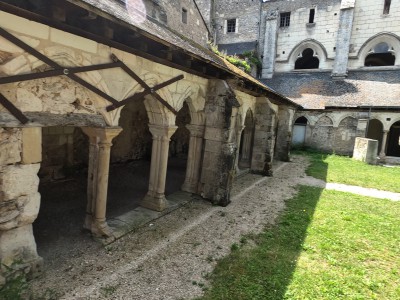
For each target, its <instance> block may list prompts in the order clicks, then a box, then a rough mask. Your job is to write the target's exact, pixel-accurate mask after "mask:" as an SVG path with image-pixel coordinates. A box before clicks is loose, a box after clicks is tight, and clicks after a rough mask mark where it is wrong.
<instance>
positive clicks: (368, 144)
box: [353, 137, 379, 165]
mask: <svg viewBox="0 0 400 300" xmlns="http://www.w3.org/2000/svg"><path fill="white" fill-rule="evenodd" d="M378 144H379V143H378V141H377V140H372V139H367V138H361V137H357V138H356V141H355V143H354V152H353V158H354V159H356V160H360V161H363V162H366V163H368V164H371V165H375V164H376V162H377V157H378Z"/></svg>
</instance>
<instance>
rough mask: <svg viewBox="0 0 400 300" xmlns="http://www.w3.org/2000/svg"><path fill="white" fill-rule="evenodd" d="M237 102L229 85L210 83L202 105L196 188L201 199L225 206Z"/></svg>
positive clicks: (234, 149)
mask: <svg viewBox="0 0 400 300" xmlns="http://www.w3.org/2000/svg"><path fill="white" fill-rule="evenodd" d="M239 106H240V104H239V102H238V101H237V99H236V98H235V94H234V93H233V91H232V90H231V88H230V87H229V85H228V84H227V83H226V82H225V81H222V80H210V81H209V85H208V90H207V96H206V103H205V108H204V112H205V116H206V127H205V132H204V155H203V164H202V171H201V179H200V182H201V183H200V187H201V192H202V194H201V195H202V197H203V198H206V199H209V200H210V201H212V202H213V203H214V204H218V205H221V206H226V205H228V204H229V202H230V191H231V188H232V181H233V178H234V175H235V156H236V153H237V145H236V141H235V136H234V135H235V134H236V132H235V125H236V117H237V111H238V107H239Z"/></svg>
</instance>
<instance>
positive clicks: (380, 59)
mask: <svg viewBox="0 0 400 300" xmlns="http://www.w3.org/2000/svg"><path fill="white" fill-rule="evenodd" d="M370 52H372V53H370V54H369V55H367V57H366V58H365V62H364V66H366V67H380V66H394V63H395V61H396V56H395V55H393V53H392V49H391V48H390V46H389V45H388V44H387V43H383V42H382V43H379V44H377V45H375V47H374V48H373V49H371V50H370Z"/></svg>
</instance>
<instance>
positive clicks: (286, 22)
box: [279, 12, 290, 27]
mask: <svg viewBox="0 0 400 300" xmlns="http://www.w3.org/2000/svg"><path fill="white" fill-rule="evenodd" d="M279 26H280V27H289V26H290V12H284V13H281V14H280V25H279Z"/></svg>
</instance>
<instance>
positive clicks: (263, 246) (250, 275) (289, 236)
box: [201, 157, 327, 299]
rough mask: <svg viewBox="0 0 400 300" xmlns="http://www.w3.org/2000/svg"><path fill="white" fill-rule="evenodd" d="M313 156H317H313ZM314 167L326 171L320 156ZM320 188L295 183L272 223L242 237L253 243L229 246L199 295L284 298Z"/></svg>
mask: <svg viewBox="0 0 400 300" xmlns="http://www.w3.org/2000/svg"><path fill="white" fill-rule="evenodd" d="M315 159H316V160H317V159H318V158H317V157H315ZM318 171H319V172H320V173H323V172H325V174H326V172H327V165H326V164H325V163H324V162H323V160H322V159H320V162H318ZM322 191H323V189H321V188H315V187H307V186H299V187H298V193H297V195H296V196H294V197H293V198H292V199H290V200H288V201H287V202H286V209H285V211H284V212H283V213H282V214H281V216H280V217H279V218H278V220H277V222H276V224H275V225H273V226H269V227H267V228H266V229H265V230H264V232H263V233H261V234H259V235H250V236H248V237H245V238H242V240H241V243H242V244H245V243H250V242H251V241H253V242H254V243H255V246H254V247H245V246H244V247H241V248H239V249H237V248H236V247H232V252H231V254H230V255H228V256H227V257H225V258H223V259H222V260H220V261H219V262H218V264H217V266H216V268H215V270H214V272H213V273H212V274H211V276H210V279H211V283H212V286H211V287H210V289H208V290H206V293H205V295H204V297H203V298H201V299H288V298H290V296H293V295H287V290H288V287H289V285H290V283H291V281H292V277H293V274H294V272H295V270H296V265H297V260H298V258H299V256H300V254H301V252H303V251H307V250H308V249H306V246H305V245H304V241H305V238H306V236H307V229H308V227H309V225H310V223H311V221H312V219H313V216H314V212H315V209H316V206H317V204H318V201H319V199H320V196H321V193H322Z"/></svg>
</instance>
